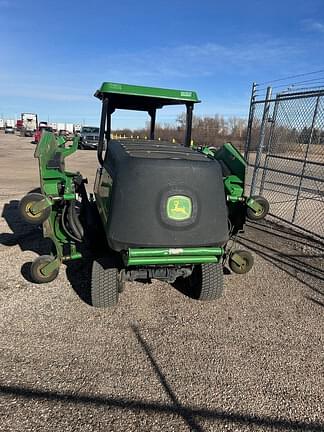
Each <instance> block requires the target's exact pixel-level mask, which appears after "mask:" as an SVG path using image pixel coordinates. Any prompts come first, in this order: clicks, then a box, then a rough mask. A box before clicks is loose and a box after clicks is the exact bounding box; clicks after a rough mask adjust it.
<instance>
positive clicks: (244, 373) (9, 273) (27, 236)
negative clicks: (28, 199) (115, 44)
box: [0, 135, 324, 432]
mask: <svg viewBox="0 0 324 432" xmlns="http://www.w3.org/2000/svg"><path fill="white" fill-rule="evenodd" d="M33 150H34V146H33V145H32V144H30V143H29V141H28V139H25V138H20V137H14V136H9V137H7V136H4V135H0V181H1V196H0V204H1V213H2V218H1V219H0V232H1V234H0V272H1V282H0V295H1V304H0V308H1V310H0V313H1V321H0V350H1V351H0V359H1V369H0V394H1V397H0V420H1V421H0V431H24V432H25V431H60V432H61V431H84V432H85V431H135V430H139V431H161V430H163V431H189V430H192V431H296V430H300V431H324V406H323V400H324V379H323V377H324V355H323V339H324V337H323V324H324V319H323V312H324V267H323V254H324V244H321V243H319V242H315V241H313V240H310V239H307V238H305V237H303V236H301V235H299V234H297V233H292V232H291V231H289V230H288V229H284V228H282V227H279V226H276V225H270V224H269V223H255V224H249V225H248V226H247V230H246V233H245V234H244V236H242V237H241V238H240V239H239V242H240V243H241V244H242V245H243V246H244V247H246V248H250V249H251V250H252V251H253V252H254V254H255V265H254V267H253V269H252V270H251V272H250V273H248V274H247V275H243V276H239V275H227V276H226V278H225V284H226V291H225V296H224V297H223V298H222V299H221V300H219V301H216V302H212V303H201V302H197V301H194V300H191V299H189V298H187V297H185V296H184V295H183V294H181V293H180V292H178V291H177V290H176V289H175V288H173V287H171V286H169V285H168V284H164V283H161V282H157V281H155V282H154V283H152V284H150V285H148V284H147V285H142V284H139V283H129V284H127V285H126V290H125V292H124V293H123V294H122V295H121V299H120V303H119V305H118V306H117V307H115V308H113V309H110V310H99V309H94V308H92V307H91V306H89V305H88V304H87V303H86V301H87V298H88V291H87V290H88V287H89V284H88V276H89V265H88V263H87V262H78V263H73V265H71V266H68V267H66V266H62V268H61V271H60V274H59V277H58V278H57V279H56V280H55V281H53V282H52V283H50V284H47V285H36V284H33V283H32V282H30V280H29V272H28V270H29V267H30V262H31V261H32V260H33V259H34V257H35V256H37V255H38V254H41V253H46V252H47V251H48V244H47V243H46V242H45V241H44V240H43V239H42V234H41V231H40V230H39V229H37V228H35V227H32V226H29V225H26V224H24V223H23V222H22V221H21V220H20V219H19V216H18V213H17V205H18V200H19V199H20V197H21V196H22V195H23V194H25V193H26V192H28V191H29V190H31V189H33V188H35V187H37V186H38V178H37V177H38V174H37V165H36V164H35V162H34V161H33V159H32V153H33ZM71 167H72V168H76V167H77V168H78V169H79V170H80V171H81V172H82V173H84V172H85V173H86V175H89V176H90V178H89V180H90V183H92V182H93V176H94V173H95V169H96V162H95V154H94V152H89V151H84V152H79V153H78V157H77V158H74V159H73V160H72V162H71Z"/></svg>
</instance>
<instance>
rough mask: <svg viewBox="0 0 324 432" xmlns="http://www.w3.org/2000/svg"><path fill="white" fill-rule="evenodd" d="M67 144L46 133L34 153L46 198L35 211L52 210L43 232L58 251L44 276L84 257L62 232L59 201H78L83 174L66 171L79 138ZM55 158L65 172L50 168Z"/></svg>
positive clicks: (37, 205) (44, 268) (32, 208)
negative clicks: (78, 178)
mask: <svg viewBox="0 0 324 432" xmlns="http://www.w3.org/2000/svg"><path fill="white" fill-rule="evenodd" d="M66 142H67V141H66V140H65V138H64V137H55V135H54V134H53V133H50V132H44V133H43V134H42V137H41V140H40V141H39V143H38V144H37V147H36V150H35V154H34V156H35V158H37V159H38V162H39V175H40V187H41V192H42V194H43V195H44V199H43V200H42V201H39V202H37V203H34V204H33V205H32V207H31V212H32V213H34V214H37V213H39V212H40V211H41V210H43V209H45V208H47V207H51V212H50V215H49V218H48V219H47V220H46V221H45V222H44V223H43V233H44V237H47V238H50V239H51V240H52V242H53V245H54V249H55V259H54V260H53V261H51V262H50V263H49V264H47V265H45V266H44V267H43V268H42V269H41V271H42V273H43V274H44V275H48V274H50V273H51V272H52V271H53V270H55V269H56V268H58V267H59V266H60V264H61V262H62V261H63V260H64V261H65V260H71V259H79V258H81V253H80V252H78V251H77V247H76V244H75V242H74V241H72V240H71V239H70V238H69V237H68V235H67V234H66V233H65V232H64V230H63V229H62V226H61V224H60V222H59V215H58V203H59V202H61V201H62V200H64V201H69V200H73V199H75V198H76V194H75V190H74V181H73V179H74V177H75V176H77V175H78V174H79V173H75V172H70V171H66V170H65V168H64V159H65V158H66V157H67V156H69V155H71V154H73V153H74V152H75V151H76V150H77V148H78V142H79V138H78V137H74V138H73V141H72V144H71V145H69V146H68V147H66ZM53 158H55V159H56V160H57V161H59V162H60V164H61V165H62V169H61V167H59V168H57V167H55V168H54V167H51V166H50V161H51V160H53ZM62 191H63V193H62ZM65 245H68V250H69V253H68V254H67V255H64V253H63V249H64V247H65Z"/></svg>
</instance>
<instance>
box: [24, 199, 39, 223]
mask: <svg viewBox="0 0 324 432" xmlns="http://www.w3.org/2000/svg"><path fill="white" fill-rule="evenodd" d="M33 204H35V203H34V202H29V203H27V204H26V207H25V212H26V214H27V215H28V217H31V218H34V219H37V218H39V213H38V214H34V213H33V212H32V211H31V208H32V206H33Z"/></svg>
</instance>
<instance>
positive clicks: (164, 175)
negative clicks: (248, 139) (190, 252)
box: [104, 140, 228, 251]
mask: <svg viewBox="0 0 324 432" xmlns="http://www.w3.org/2000/svg"><path fill="white" fill-rule="evenodd" d="M104 169H106V170H107V171H108V174H109V175H110V177H111V178H112V182H113V183H112V194H111V201H110V206H109V208H110V210H109V216H108V226H107V230H106V232H107V240H108V243H109V246H110V247H111V248H112V249H114V250H117V251H120V250H123V249H128V248H131V247H171V248H174V247H175V248H178V247H199V246H205V247H206V246H222V245H224V244H225V243H226V242H227V240H228V223H227V206H226V201H225V192H224V185H223V179H222V170H221V167H220V164H219V162H217V161H216V160H212V159H209V158H208V157H207V156H205V155H203V154H201V153H198V152H196V151H194V150H191V149H190V148H186V147H183V146H179V145H175V144H171V143H168V142H162V141H150V140H145V141H135V142H134V141H129V140H124V141H122V140H120V141H117V140H111V141H110V142H109V145H108V150H107V152H106V158H105V162H104ZM173 195H185V196H187V197H190V198H191V201H192V214H191V217H190V219H189V220H185V221H175V220H171V219H169V218H168V217H167V213H166V203H167V201H168V197H170V196H173Z"/></svg>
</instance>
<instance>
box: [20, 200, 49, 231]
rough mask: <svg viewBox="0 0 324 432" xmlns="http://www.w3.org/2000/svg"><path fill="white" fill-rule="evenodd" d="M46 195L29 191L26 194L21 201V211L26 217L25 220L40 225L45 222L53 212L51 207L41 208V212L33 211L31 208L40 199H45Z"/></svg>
mask: <svg viewBox="0 0 324 432" xmlns="http://www.w3.org/2000/svg"><path fill="white" fill-rule="evenodd" d="M44 198H45V197H44V195H42V194H39V193H29V194H27V195H25V196H24V197H23V198H22V199H21V200H20V203H19V213H20V216H21V217H22V218H23V219H24V221H26V222H28V223H30V224H33V225H39V224H41V223H43V222H44V221H45V220H46V219H47V218H48V217H49V215H50V213H51V207H46V208H45V209H43V210H41V211H40V212H39V213H36V214H34V213H32V211H31V208H32V206H33V205H34V204H35V203H36V202H39V201H42V200H43V199H44Z"/></svg>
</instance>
